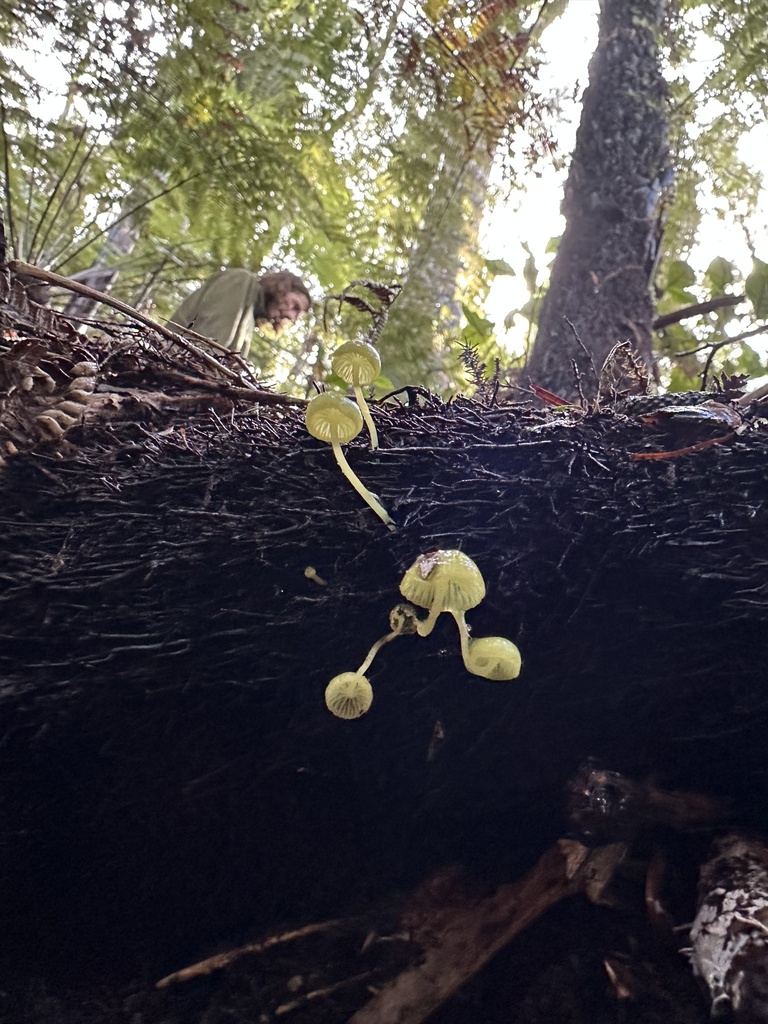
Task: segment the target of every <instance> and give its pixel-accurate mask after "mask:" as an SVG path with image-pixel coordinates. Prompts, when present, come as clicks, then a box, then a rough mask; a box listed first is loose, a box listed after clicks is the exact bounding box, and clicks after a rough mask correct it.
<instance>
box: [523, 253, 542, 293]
mask: <svg viewBox="0 0 768 1024" xmlns="http://www.w3.org/2000/svg"><path fill="white" fill-rule="evenodd" d="M523 277H524V278H525V283H526V286H527V288H528V291H529V292H530V293H531V295H534V294H535V292H536V283H537V281H538V279H539V272H538V270H537V269H536V260H535V259H534V258H533V256H529V257H528V259H527V260H526V261H525V266H524V267H523Z"/></svg>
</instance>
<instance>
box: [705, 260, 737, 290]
mask: <svg viewBox="0 0 768 1024" xmlns="http://www.w3.org/2000/svg"><path fill="white" fill-rule="evenodd" d="M735 277H736V267H735V266H734V265H733V263H731V261H730V260H727V259H725V257H724V256H716V257H715V258H714V259H713V260H712V262H711V263H710V264H709V266H708V267H707V269H706V271H705V273H704V278H705V280H706V281H707V282H708V283H709V287H710V291H711V293H712V297H713V298H715V297H716V296H718V295H724V294H725V289H726V288H727V286H728V285H729V284H733V282H734V279H735Z"/></svg>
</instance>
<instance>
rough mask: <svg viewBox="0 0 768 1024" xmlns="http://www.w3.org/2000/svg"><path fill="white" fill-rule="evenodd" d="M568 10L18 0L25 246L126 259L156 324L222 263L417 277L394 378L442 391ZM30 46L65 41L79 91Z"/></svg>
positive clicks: (15, 141)
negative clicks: (494, 174) (493, 199)
mask: <svg viewBox="0 0 768 1024" xmlns="http://www.w3.org/2000/svg"><path fill="white" fill-rule="evenodd" d="M563 5H564V0H556V2H554V3H550V4H548V5H547V7H546V11H545V12H542V11H541V10H539V4H538V3H536V2H535V0H525V2H521V3H516V2H514V0H498V2H493V3H491V4H488V5H486V6H482V5H481V6H477V5H474V4H469V3H466V2H465V0H464V2H461V0H444V2H438V3H430V4H428V5H426V6H421V5H416V6H415V7H411V6H408V5H406V4H405V2H404V0H384V2H373V0H356V2H354V3H348V2H346V0H322V2H321V0H303V2H301V3H299V2H297V0H250V2H246V3H241V2H240V0H214V2H208V0H206V2H204V0H190V2H188V3H184V4H178V3H176V2H175V0H157V2H155V3H153V4H152V5H148V4H146V3H145V2H143V0H116V2H115V3H114V4H111V5H109V7H108V8H105V9H104V10H103V11H102V10H94V8H93V7H92V5H89V4H86V3H84V2H83V0H76V2H74V3H63V2H59V3H54V4H43V3H41V2H40V0H21V3H20V4H17V5H16V8H15V9H14V12H13V17H9V18H3V19H2V21H3V25H2V28H0V81H2V84H3V94H4V95H5V96H6V97H7V99H6V109H5V112H4V125H5V145H4V153H5V159H6V162H7V170H8V175H7V177H8V182H7V189H6V202H5V208H6V220H7V223H8V224H9V225H11V227H12V232H11V233H12V236H13V237H12V241H13V247H14V249H15V252H16V255H18V256H22V257H27V258H31V259H34V260H35V261H37V262H39V263H40V264H42V265H44V266H49V267H52V268H55V269H57V270H58V271H60V272H62V273H64V274H78V273H81V272H83V271H85V270H86V268H88V267H89V266H91V265H93V264H98V265H107V266H111V267H112V268H114V269H115V270H118V271H119V274H118V276H117V277H115V278H114V281H113V284H112V288H113V291H114V292H115V294H116V295H117V296H118V297H120V298H123V299H125V300H127V301H129V302H139V301H140V302H143V303H145V304H147V303H151V304H153V305H154V306H155V308H156V310H157V312H158V314H160V315H162V314H168V313H170V312H171V310H172V309H173V308H174V307H175V306H176V304H177V303H178V301H179V300H180V298H181V297H182V296H183V295H184V294H185V291H186V290H187V289H188V288H189V287H191V286H192V285H194V284H196V283H197V282H199V281H200V280H201V279H202V278H204V277H205V276H207V275H208V274H209V273H210V272H211V271H213V270H215V269H218V268H219V267H221V266H223V265H229V266H235V265H246V266H250V267H253V268H258V267H260V266H264V265H287V266H289V267H291V268H294V269H296V270H299V271H303V272H305V273H307V274H309V275H310V276H311V277H312V278H313V279H314V282H315V287H316V288H317V286H319V287H320V288H327V289H331V290H338V289H339V288H340V287H343V286H344V285H345V284H347V283H348V282H349V281H350V280H352V279H355V278H359V277H371V278H376V279H379V280H389V281H392V282H394V281H397V280H401V281H404V283H405V286H406V287H405V290H404V294H403V296H402V299H401V301H400V303H399V307H398V308H397V309H396V310H395V311H394V314H393V321H392V323H391V325H390V327H389V328H388V330H387V332H386V334H385V336H384V337H383V338H382V353H383V354H385V355H387V356H388V358H389V370H388V372H391V373H392V378H393V379H396V377H397V376H398V375H399V376H400V378H407V379H409V380H416V381H418V382H422V383H430V384H433V385H434V384H436V383H438V384H439V386H445V382H446V380H447V379H450V378H451V377H452V376H455V374H454V370H453V365H454V363H455V356H452V355H451V353H450V343H451V341H452V340H457V338H458V332H459V322H458V310H459V302H458V298H457V280H458V277H459V275H460V274H461V275H462V276H463V278H464V280H463V282H462V283H461V285H460V286H459V289H458V290H461V291H468V292H471V293H473V294H479V293H480V291H481V290H482V289H483V288H484V287H485V282H486V274H488V273H493V272H494V271H493V270H492V268H484V266H483V261H482V258H481V256H480V254H479V253H478V251H477V227H478V225H479V221H480V217H481V215H482V210H483V203H484V200H485V196H486V189H487V177H488V172H489V170H490V167H491V163H492V160H493V156H494V153H495V152H496V150H497V149H498V148H499V146H500V145H504V144H505V142H506V140H508V139H509V138H511V134H512V132H513V131H514V130H515V129H516V128H517V126H518V125H519V124H520V123H521V122H522V121H523V120H528V121H531V120H532V118H535V117H536V103H537V101H536V99H535V94H534V93H533V92H532V91H531V90H530V88H529V85H528V76H529V68H528V66H527V65H525V64H524V63H523V60H522V58H523V56H524V54H526V53H527V50H528V49H529V48H530V46H531V45H533V43H532V41H533V40H535V38H536V37H537V33H538V32H539V31H540V29H541V27H543V25H544V24H546V23H547V21H548V20H551V18H552V17H554V16H555V15H556V13H557V12H558V11H559V10H561V9H562V7H563ZM526 19H527V20H528V24H526ZM12 46H16V47H20V48H22V49H24V48H26V50H27V51H29V50H31V49H34V48H35V47H37V48H39V49H45V47H46V46H52V47H53V49H54V51H55V53H56V54H57V56H58V58H59V60H60V61H61V64H62V67H63V73H64V81H65V83H66V84H65V90H66V95H65V96H61V97H56V96H54V95H53V94H52V93H51V92H50V91H49V92H48V93H47V94H46V87H45V85H44V84H43V77H42V75H41V76H40V81H39V82H38V81H36V80H35V77H34V75H32V74H29V73H27V72H26V71H24V70H23V62H21V61H16V62H15V63H14V59H13V56H12V54H13V52H14V51H12V50H11V47H12ZM35 96H37V97H39V98H40V99H41V100H43V101H46V102H43V104H42V106H41V107H40V108H39V109H38V113H37V114H36V115H35V118H34V119H33V120H32V121H30V103H31V102H32V100H33V99H34V98H35ZM54 101H55V102H54ZM30 126H31V127H32V130H30ZM119 224H122V225H123V228H124V229H125V230H123V231H122V233H121V232H120V231H118V230H117V228H116V225H119ZM118 235H121V237H120V243H119V244H116V242H115V239H116V237H117V236H118ZM398 318H399V322H398ZM252 352H253V354H254V355H255V356H257V357H258V358H259V359H260V360H261V362H260V364H259V368H260V369H266V368H268V365H272V364H273V363H274V360H273V359H271V356H270V350H269V345H268V344H264V345H262V344H261V343H260V342H259V340H258V339H256V340H255V342H254V346H253V348H252ZM294 354H295V355H296V353H294ZM395 371H396V372H395ZM436 374H438V375H442V376H440V379H439V380H438V377H437V376H436Z"/></svg>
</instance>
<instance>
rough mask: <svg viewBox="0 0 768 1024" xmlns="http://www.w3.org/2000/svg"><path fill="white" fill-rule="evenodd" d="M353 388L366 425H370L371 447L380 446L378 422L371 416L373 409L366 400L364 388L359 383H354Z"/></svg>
mask: <svg viewBox="0 0 768 1024" xmlns="http://www.w3.org/2000/svg"><path fill="white" fill-rule="evenodd" d="M353 390H354V392H355V398H356V399H357V404H358V405H359V407H360V412H361V413H362V415H363V419H364V420H365V425H366V427H368V433H369V434H370V436H371V448H378V447H379V435H378V433H377V431H376V424H375V423H374V422H373V417H372V416H371V410H370V409H369V408H368V403H367V402H366V400H365V395H364V394H363V389H362V388H361V387H360V386H359V385H358V384H355V385H353Z"/></svg>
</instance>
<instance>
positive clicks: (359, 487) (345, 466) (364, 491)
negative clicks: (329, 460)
mask: <svg viewBox="0 0 768 1024" xmlns="http://www.w3.org/2000/svg"><path fill="white" fill-rule="evenodd" d="M331 448H332V449H333V454H334V455H335V456H336V461H337V462H338V464H339V469H340V470H341V472H342V473H343V474H344V476H345V477H346V478H347V480H349V482H350V483H351V484H352V486H353V487H354V488H355V490H356V491H357V493H358V494H359V495H360V497H361V498H362V499H363V501H364V502H365V503H366V504H367V505H369V506H370V507H371V508H372V509H373V511H374V512H375V513H376V515H377V516H378V517H379V519H381V520H382V521H383V522H384V523H386V525H387V528H388V529H390V530H394V529H396V527H395V524H394V522H393V520H392V517H391V516H390V514H389V512H387V510H386V509H385V508H384V506H383V505H381V504H380V503H379V502H378V501H377V500H376V498H374V496H373V495H372V494H371V492H370V491H369V490H368V488H367V487H366V486H365V485H364V484H363V482H362V481H361V480H360V478H359V477H358V476H357V475H356V474H355V472H354V470H353V469H352V467H351V466H350V464H349V463H348V462H347V460H346V459H345V458H344V452H343V451H342V450H341V445H340V444H339V442H338V441H331Z"/></svg>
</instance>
